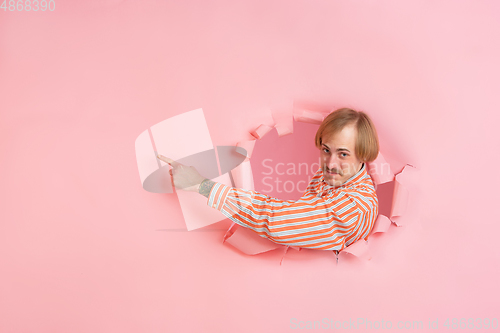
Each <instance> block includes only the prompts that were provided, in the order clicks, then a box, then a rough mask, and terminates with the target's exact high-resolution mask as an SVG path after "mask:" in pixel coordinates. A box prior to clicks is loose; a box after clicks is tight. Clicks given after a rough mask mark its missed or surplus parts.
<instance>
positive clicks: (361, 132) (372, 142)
mask: <svg viewBox="0 0 500 333" xmlns="http://www.w3.org/2000/svg"><path fill="white" fill-rule="evenodd" d="M351 124H354V126H355V127H356V129H357V136H356V145H355V148H354V149H355V154H356V157H357V158H358V159H359V160H360V161H362V162H372V161H373V160H375V159H376V158H377V156H378V151H379V144H378V136H377V130H376V129H375V125H374V124H373V122H372V120H371V119H370V117H368V115H367V114H366V113H364V112H362V111H355V110H353V109H349V108H341V109H338V110H335V111H333V112H332V113H330V114H329V115H328V116H327V117H326V118H325V119H324V120H323V122H322V123H321V125H320V126H319V128H318V131H317V132H316V138H315V144H316V147H318V149H321V145H322V140H321V139H322V138H323V136H325V135H331V134H336V133H338V132H340V131H341V130H342V129H343V128H344V127H345V126H347V125H351Z"/></svg>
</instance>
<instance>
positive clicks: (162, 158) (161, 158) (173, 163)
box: [156, 154, 182, 167]
mask: <svg viewBox="0 0 500 333" xmlns="http://www.w3.org/2000/svg"><path fill="white" fill-rule="evenodd" d="M156 157H157V158H158V159H160V160H162V161H163V162H166V163H168V164H169V165H170V166H172V167H176V166H180V165H182V164H180V163H178V162H176V161H174V160H173V159H171V158H168V157H165V156H163V155H160V154H158V156H156Z"/></svg>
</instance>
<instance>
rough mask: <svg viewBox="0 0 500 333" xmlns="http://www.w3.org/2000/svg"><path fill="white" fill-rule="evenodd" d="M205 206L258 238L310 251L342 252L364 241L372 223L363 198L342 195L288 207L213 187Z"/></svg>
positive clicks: (254, 195)
mask: <svg viewBox="0 0 500 333" xmlns="http://www.w3.org/2000/svg"><path fill="white" fill-rule="evenodd" d="M360 197H361V199H360ZM207 204H208V205H209V206H211V207H213V208H215V209H217V210H219V211H221V212H222V214H224V215H225V216H226V217H227V218H229V219H230V220H232V221H233V222H235V223H237V224H239V225H241V226H243V227H246V228H249V229H252V230H253V231H255V232H256V233H257V234H259V235H260V236H261V237H264V238H268V239H269V240H271V241H273V242H275V243H278V244H283V245H288V246H298V247H304V248H311V249H322V250H342V249H344V248H345V247H346V246H348V245H349V244H351V243H353V242H355V241H357V240H358V239H360V238H366V237H368V234H369V232H370V231H371V229H372V228H373V223H374V221H373V220H374V217H373V213H374V209H373V207H371V206H370V203H369V201H367V200H366V198H364V195H363V194H362V193H350V192H346V191H338V192H332V193H330V194H328V195H325V196H315V195H307V194H306V195H304V196H303V197H302V198H301V199H299V200H298V201H292V200H279V199H276V198H272V197H269V196H266V195H264V194H261V193H259V192H256V191H250V190H243V189H239V188H235V187H230V186H227V185H224V184H222V183H215V184H214V186H213V187H212V189H211V191H210V195H209V197H208V201H207ZM375 216H376V215H375Z"/></svg>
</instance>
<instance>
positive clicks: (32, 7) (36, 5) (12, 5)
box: [0, 0, 56, 12]
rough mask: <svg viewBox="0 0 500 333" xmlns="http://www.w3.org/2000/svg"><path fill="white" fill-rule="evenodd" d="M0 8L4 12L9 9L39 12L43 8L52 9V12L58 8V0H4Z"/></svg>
mask: <svg viewBox="0 0 500 333" xmlns="http://www.w3.org/2000/svg"><path fill="white" fill-rule="evenodd" d="M0 9H3V10H4V12H6V11H9V12H14V11H17V12H22V11H26V12H30V11H33V12H37V11H39V10H41V11H42V12H44V11H46V10H50V11H51V12H52V11H54V10H55V9H56V2H55V1H54V0H49V1H47V0H40V1H39V0H32V1H31V0H24V1H23V0H17V1H15V0H9V1H7V0H4V1H3V2H2V5H1V6H0Z"/></svg>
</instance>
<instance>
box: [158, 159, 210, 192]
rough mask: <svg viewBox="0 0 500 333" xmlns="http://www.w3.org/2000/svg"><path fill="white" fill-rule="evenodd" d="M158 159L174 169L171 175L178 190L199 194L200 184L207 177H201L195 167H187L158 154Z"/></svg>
mask: <svg viewBox="0 0 500 333" xmlns="http://www.w3.org/2000/svg"><path fill="white" fill-rule="evenodd" d="M157 158H158V159H160V160H162V161H163V162H166V163H168V164H169V165H170V166H171V167H172V170H170V174H171V175H172V177H173V179H174V185H175V187H176V188H178V189H182V190H184V191H193V192H198V190H199V188H200V184H201V182H202V181H203V180H204V179H205V177H203V176H202V175H200V174H199V173H198V171H196V169H195V168H194V167H192V166H185V165H183V164H181V163H178V162H176V161H174V160H172V159H170V158H168V157H165V156H163V155H160V154H158V156H157Z"/></svg>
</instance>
